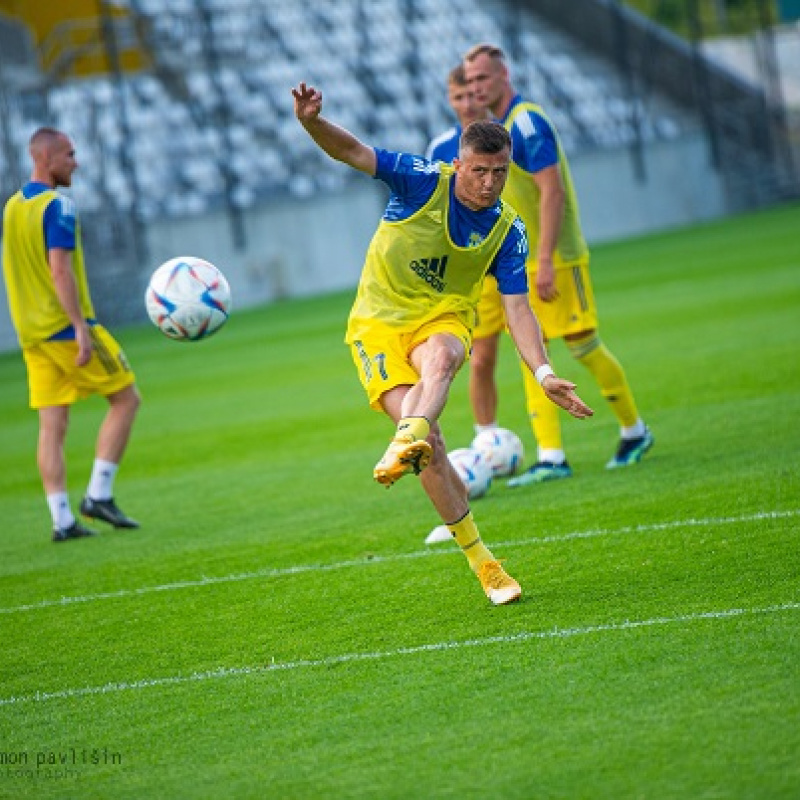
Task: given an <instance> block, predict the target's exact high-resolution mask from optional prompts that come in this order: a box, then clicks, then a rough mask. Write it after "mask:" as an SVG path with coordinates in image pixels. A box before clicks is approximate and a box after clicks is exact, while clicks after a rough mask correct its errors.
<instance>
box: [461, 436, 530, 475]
mask: <svg viewBox="0 0 800 800" xmlns="http://www.w3.org/2000/svg"><path fill="white" fill-rule="evenodd" d="M472 447H473V448H474V449H475V450H478V451H479V452H481V453H482V454H483V456H484V458H485V459H486V461H488V462H489V464H490V465H491V467H492V473H493V474H494V476H495V477H496V478H500V477H506V476H508V475H514V474H515V473H516V472H517V471H518V470H519V468H520V467H521V466H522V461H523V459H524V457H525V450H524V448H523V446H522V440H521V439H520V438H519V436H517V434H516V433H514V431H510V430H508V429H507V428H494V429H493V430H488V431H481V432H480V433H479V434H478V435H477V436H476V437H475V438H474V439H473V440H472Z"/></svg>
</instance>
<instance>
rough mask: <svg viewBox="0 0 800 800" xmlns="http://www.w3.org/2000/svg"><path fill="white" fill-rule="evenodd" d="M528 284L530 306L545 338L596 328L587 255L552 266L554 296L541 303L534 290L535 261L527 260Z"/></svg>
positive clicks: (560, 336) (557, 337) (595, 309)
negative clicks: (554, 270)
mask: <svg viewBox="0 0 800 800" xmlns="http://www.w3.org/2000/svg"><path fill="white" fill-rule="evenodd" d="M528 266H529V272H528V286H529V295H528V296H529V298H530V303H531V308H533V310H534V313H535V314H536V317H537V318H538V320H539V324H540V325H541V327H542V333H543V334H544V337H545V339H548V340H549V339H561V338H562V337H564V336H568V335H570V334H573V333H582V332H583V331H589V330H594V329H596V328H597V306H596V305H595V300H594V290H593V289H592V279H591V277H590V275H589V259H588V257H587V258H586V259H581V260H580V261H576V262H573V263H571V264H564V265H559V266H557V267H556V289H557V290H558V299H557V300H556V301H554V302H552V303H543V302H542V301H541V300H540V299H539V297H538V295H537V294H536V274H535V272H531V271H530V267H531V266H533V267H534V269H535V263H534V264H533V265H531V263H530V262H529V264H528Z"/></svg>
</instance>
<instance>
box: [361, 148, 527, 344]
mask: <svg viewBox="0 0 800 800" xmlns="http://www.w3.org/2000/svg"><path fill="white" fill-rule="evenodd" d="M375 152H376V156H377V168H376V173H375V177H376V178H378V179H380V180H382V181H384V182H385V183H386V184H387V185H388V186H389V189H390V190H391V196H390V198H389V202H388V204H387V206H386V210H385V211H384V214H383V219H382V220H381V223H380V225H379V226H378V229H377V231H376V232H375V235H374V236H373V239H372V242H371V243H370V246H369V249H368V251H367V257H366V262H365V264H364V270H363V273H362V276H361V281H360V282H359V287H358V293H357V295H356V300H355V303H354V305H353V309H352V311H351V314H350V323H349V326H348V334H347V341H348V342H352V341H353V340H354V339H358V338H359V337H360V335H361V333H362V330H363V329H364V327H365V326H372V325H373V323H375V322H376V321H377V322H380V323H383V324H384V325H386V326H388V327H391V328H393V329H394V330H396V331H407V330H413V329H416V328H418V327H420V326H421V325H423V324H425V323H426V322H428V321H430V320H433V319H436V318H438V317H440V316H442V315H446V314H451V315H454V316H456V317H457V318H458V319H460V320H461V321H462V322H463V324H464V325H465V327H466V328H468V329H471V328H472V327H473V324H474V316H475V306H476V305H477V302H478V299H479V297H480V291H481V285H482V283H483V278H484V276H485V274H486V273H487V271H490V272H492V274H494V275H495V276H496V277H497V280H498V284H499V286H500V291H501V292H503V293H504V294H524V293H525V292H527V286H528V284H527V278H526V275H525V261H526V258H527V253H528V246H527V239H526V236H525V229H524V226H523V225H522V223H521V221H520V220H519V218H518V217H517V214H516V212H515V211H514V210H513V209H512V208H511V207H510V206H509V205H508V204H507V203H505V202H502V201H500V202H498V203H496V204H495V205H494V206H492V207H491V208H486V209H482V210H480V211H472V210H470V209H469V208H467V207H466V206H464V205H463V204H462V203H460V202H459V201H458V199H457V198H456V197H455V194H454V183H455V180H456V178H455V173H454V170H453V168H452V167H450V166H447V165H445V164H441V163H432V162H430V161H427V160H426V159H423V158H420V157H419V156H413V155H409V154H406V153H392V152H388V151H385V150H376V151H375Z"/></svg>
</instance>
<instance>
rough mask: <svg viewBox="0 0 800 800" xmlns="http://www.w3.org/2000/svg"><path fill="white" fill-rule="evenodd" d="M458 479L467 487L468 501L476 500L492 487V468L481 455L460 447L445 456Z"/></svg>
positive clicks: (476, 451)
mask: <svg viewBox="0 0 800 800" xmlns="http://www.w3.org/2000/svg"><path fill="white" fill-rule="evenodd" d="M447 457H448V458H449V459H450V463H451V464H452V465H453V467H454V469H455V471H456V472H457V473H458V477H459V478H461V480H462V482H463V483H464V486H466V487H467V494H468V495H469V499H470V500H477V498H479V497H483V495H485V494H486V492H488V491H489V487H490V486H491V485H492V468H491V466H490V465H489V462H488V461H487V460H486V459H485V458H484V457H483V455H482V454H481V453H480V452H479V451H478V450H475V449H473V448H471V447H461V448H459V449H458V450H453V451H452V452H450V453H448V454H447Z"/></svg>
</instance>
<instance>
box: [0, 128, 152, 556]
mask: <svg viewBox="0 0 800 800" xmlns="http://www.w3.org/2000/svg"><path fill="white" fill-rule="evenodd" d="M29 149H30V154H31V158H32V160H33V172H32V174H31V179H30V181H29V182H28V183H27V184H25V186H23V187H22V189H21V190H20V191H19V192H17V193H16V194H15V195H14V196H13V197H12V198H11V199H10V200H9V201H8V203H6V207H5V211H4V214H3V250H2V254H3V276H4V278H5V284H6V292H7V295H8V305H9V310H10V312H11V320H12V322H13V324H14V328H15V329H16V332H17V338H18V339H19V343H20V346H21V347H22V355H23V358H24V361H25V365H26V367H27V372H28V387H29V394H30V405H31V408H33V409H35V410H37V411H38V413H39V440H38V445H37V463H38V466H39V472H40V474H41V477H42V483H43V485H44V490H45V494H46V496H47V502H48V505H49V507H50V513H51V516H52V518H53V541H54V542H63V541H67V540H70V539H78V538H82V537H85V536H91V535H93V534H94V531H92V530H91V529H89V528H86V527H84V526H83V525H82V524H81V523H80V522H78V520H76V518H75V516H74V514H73V512H72V508H71V506H70V501H69V496H68V493H67V471H66V464H65V457H64V443H65V439H66V434H67V427H68V423H69V409H70V406H71V405H72V404H73V403H75V402H76V401H77V400H78V399H79V398H82V397H86V396H88V395H91V394H100V395H103V396H104V397H105V398H106V399H107V400H108V402H109V409H108V412H107V413H106V416H105V418H104V420H103V423H102V425H101V427H100V431H99V434H98V438H97V445H96V451H95V461H94V467H93V470H92V475H91V478H90V480H89V485H88V487H87V490H86V494H85V496H84V498H83V500H82V501H81V503H80V511H81V513H82V514H83V516H85V517H87V518H90V519H96V520H102V521H103V522H107V523H109V524H110V525H113V526H114V527H115V528H137V527H138V523H137V522H135V521H134V520H132V519H131V518H130V517H128V516H126V515H125V514H124V513H123V512H122V511H121V510H120V509H119V507H118V506H117V505H116V503H115V501H114V497H113V487H114V480H115V477H116V473H117V469H118V467H119V463H120V461H121V459H122V456H123V454H124V452H125V448H126V446H127V443H128V439H129V436H130V432H131V428H132V425H133V421H134V418H135V416H136V412H137V410H138V408H139V403H140V398H139V392H138V390H137V388H136V385H135V382H134V380H135V379H134V375H133V372H132V371H131V368H130V366H129V365H128V362H127V360H126V358H125V355H124V353H123V352H122V349H121V348H120V346H119V344H118V343H117V342H116V341H115V340H114V339H113V337H112V336H111V335H110V334H109V333H108V331H106V330H105V328H103V326H102V325H100V324H98V322H97V320H96V319H95V313H94V308H93V306H92V300H91V297H90V294H89V287H88V283H87V280H86V271H85V269H84V263H83V249H82V246H81V235H80V225H79V222H78V217H77V215H76V213H75V206H74V204H73V202H72V201H71V200H70V199H69V198H68V197H66V196H65V195H62V194H60V193H59V192H57V191H56V189H57V188H58V187H59V186H70V185H71V183H72V173H73V172H74V171H75V170H76V169H77V167H78V162H77V160H76V158H75V148H74V146H73V144H72V142H71V140H70V139H69V137H68V136H66V135H65V134H64V133H62V132H60V131H57V130H55V129H53V128H40V129H39V130H38V131H36V133H34V134H33V136H32V137H31V140H30V147H29Z"/></svg>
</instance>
